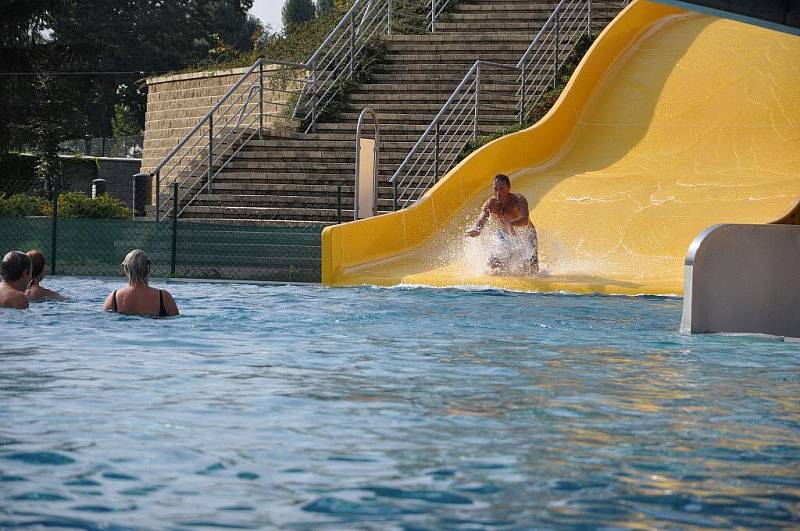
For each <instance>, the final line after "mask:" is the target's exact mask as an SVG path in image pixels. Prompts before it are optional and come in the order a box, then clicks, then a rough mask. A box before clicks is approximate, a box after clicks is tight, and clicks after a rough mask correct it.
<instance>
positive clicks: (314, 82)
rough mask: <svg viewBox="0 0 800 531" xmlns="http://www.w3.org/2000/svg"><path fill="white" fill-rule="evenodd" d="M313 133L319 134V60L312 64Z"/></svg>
mask: <svg viewBox="0 0 800 531" xmlns="http://www.w3.org/2000/svg"><path fill="white" fill-rule="evenodd" d="M311 131H313V132H315V133H316V132H317V60H316V59H314V61H312V62H311Z"/></svg>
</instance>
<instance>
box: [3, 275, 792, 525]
mask: <svg viewBox="0 0 800 531" xmlns="http://www.w3.org/2000/svg"><path fill="white" fill-rule="evenodd" d="M45 285H47V286H48V287H51V288H56V289H59V290H60V291H62V292H63V293H66V294H69V295H71V296H72V297H73V302H70V303H67V304H53V303H45V304H39V305H35V306H33V307H32V309H31V310H29V311H24V312H20V311H11V310H0V319H2V321H3V325H2V330H3V334H2V337H3V338H4V339H3V344H2V345H1V346H0V528H1V529H6V528H15V527H25V528H65V529H214V528H241V529H253V528H290V529H324V528H337V529H341V528H345V529H408V530H411V529H465V530H466V529H468V530H473V529H520V528H532V527H533V528H542V527H544V528H566V527H570V528H572V527H576V526H587V527H597V526H613V527H693V526H698V527H730V526H742V527H764V526H784V527H787V526H798V525H800V343H790V342H783V341H781V340H778V339H774V338H764V337H752V336H737V337H732V336H714V335H709V336H685V335H681V334H679V333H678V331H677V328H678V325H679V321H680V311H681V301H680V300H679V299H664V298H625V297H587V296H583V297H578V296H566V295H530V294H521V293H508V292H501V291H491V290H486V291H480V290H476V291H464V290H455V289H452V290H432V289H414V288H397V289H371V288H361V289H325V288H322V287H320V286H316V285H283V286H282V285H258V286H254V285H244V284H210V283H185V284H184V283H172V284H169V285H167V286H166V287H167V288H168V289H169V290H170V291H171V292H172V293H173V295H174V296H175V298H176V299H177V301H178V304H179V306H180V308H181V310H182V312H183V316H181V317H179V318H176V319H169V320H154V319H147V318H136V317H126V316H120V315H115V314H106V313H103V312H101V311H99V307H100V305H101V303H102V301H103V299H104V298H105V296H106V295H107V294H108V293H109V292H110V291H111V290H112V289H114V288H118V287H120V286H121V283H120V282H119V281H116V280H103V279H75V278H48V279H47V281H46V282H45ZM156 285H158V286H159V287H165V285H164V284H163V283H162V284H159V283H156Z"/></svg>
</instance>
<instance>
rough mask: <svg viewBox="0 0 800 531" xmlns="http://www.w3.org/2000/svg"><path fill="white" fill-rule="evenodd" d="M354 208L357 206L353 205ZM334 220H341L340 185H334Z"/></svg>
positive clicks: (338, 221)
mask: <svg viewBox="0 0 800 531" xmlns="http://www.w3.org/2000/svg"><path fill="white" fill-rule="evenodd" d="M354 208H357V206H356V207H354ZM336 222H337V223H341V222H342V185H341V184H340V185H338V186H337V187H336Z"/></svg>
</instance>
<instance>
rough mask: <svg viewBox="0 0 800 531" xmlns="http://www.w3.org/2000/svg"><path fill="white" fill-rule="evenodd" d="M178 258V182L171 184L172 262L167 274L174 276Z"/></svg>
mask: <svg viewBox="0 0 800 531" xmlns="http://www.w3.org/2000/svg"><path fill="white" fill-rule="evenodd" d="M177 256H178V181H175V182H174V183H172V260H170V265H169V274H170V276H173V277H174V276H175V262H176V259H177Z"/></svg>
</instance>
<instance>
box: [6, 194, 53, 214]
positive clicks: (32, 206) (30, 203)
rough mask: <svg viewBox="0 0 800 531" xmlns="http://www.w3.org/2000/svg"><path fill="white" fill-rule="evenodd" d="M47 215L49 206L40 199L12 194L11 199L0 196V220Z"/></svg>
mask: <svg viewBox="0 0 800 531" xmlns="http://www.w3.org/2000/svg"><path fill="white" fill-rule="evenodd" d="M49 213H50V204H49V203H48V202H47V201H46V200H45V199H43V198H41V197H36V196H30V195H25V194H14V195H12V196H11V197H6V196H4V195H0V218H24V217H28V216H46V215H49Z"/></svg>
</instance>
